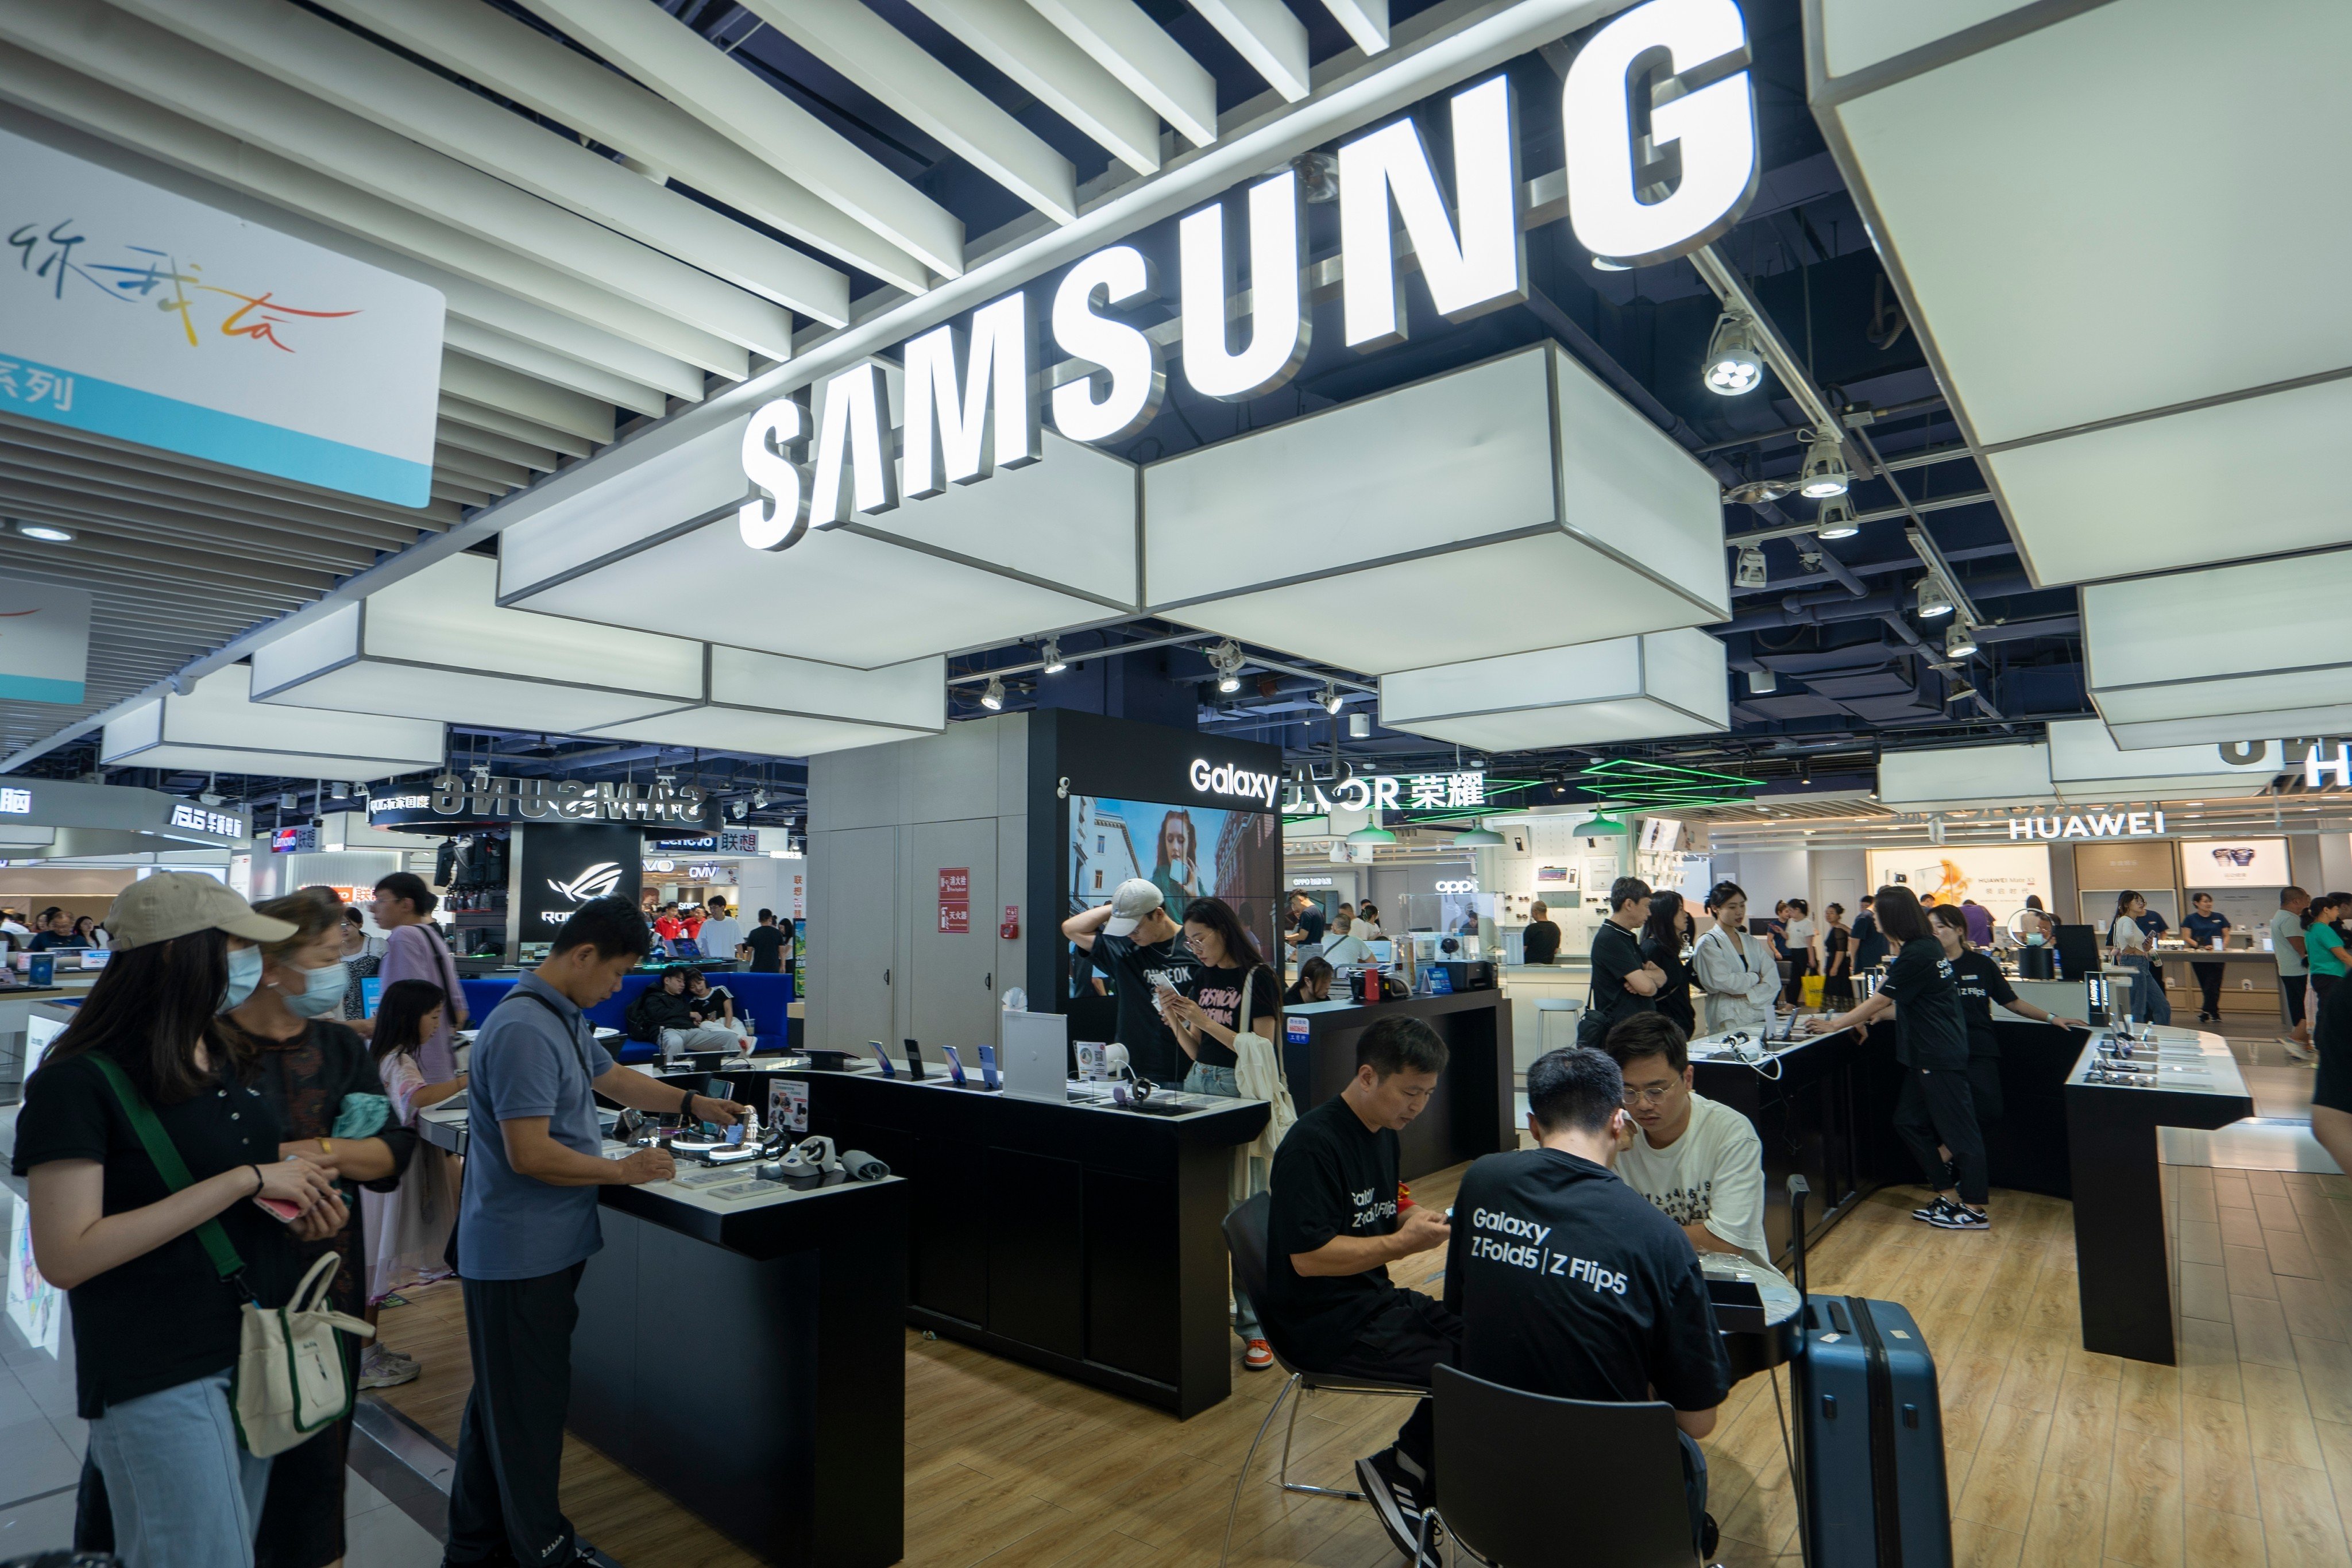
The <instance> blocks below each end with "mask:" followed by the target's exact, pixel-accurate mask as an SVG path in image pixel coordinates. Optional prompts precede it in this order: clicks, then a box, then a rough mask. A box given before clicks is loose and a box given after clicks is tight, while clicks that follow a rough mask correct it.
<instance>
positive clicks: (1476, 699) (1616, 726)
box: [1381, 630, 1731, 752]
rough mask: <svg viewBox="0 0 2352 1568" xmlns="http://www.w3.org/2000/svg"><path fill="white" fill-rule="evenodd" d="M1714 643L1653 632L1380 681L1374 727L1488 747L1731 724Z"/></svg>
mask: <svg viewBox="0 0 2352 1568" xmlns="http://www.w3.org/2000/svg"><path fill="white" fill-rule="evenodd" d="M1726 681H1727V676H1726V671H1725V665H1724V653H1723V645H1722V644H1721V643H1719V642H1717V641H1716V640H1715V638H1713V637H1709V636H1707V635H1706V633H1705V632H1700V631H1690V630H1680V631H1670V632H1653V633H1649V634H1647V635H1645V636H1643V637H1618V638H1614V639H1612V640H1611V641H1608V642H1597V643H1580V644H1578V645H1577V646H1575V647H1555V648H1545V649H1543V650H1542V651H1540V652H1537V653H1516V654H1505V655H1502V656H1500V657H1498V658H1479V659H1468V660H1465V661H1462V662H1459V663H1454V664H1445V665H1438V666H1434V667H1433V668H1426V669H1407V670H1397V671H1391V673H1389V674H1386V675H1383V676H1381V723H1382V724H1384V725H1386V726H1387V727H1388V728H1390V729H1391V730H1402V731H1405V732H1406V733H1408V734H1413V735H1426V736H1429V737H1430V738H1431V739H1433V740H1439V741H1452V742H1454V743H1456V744H1457V745H1464V746H1477V747H1481V748H1483V749H1486V750H1489V751H1497V752H1514V751H1523V750H1526V749H1528V748H1529V747H1535V746H1579V745H1597V744H1601V743H1603V742H1618V741H1644V740H1656V739H1662V738H1664V737H1666V736H1669V735H1696V734H1706V733H1716V732H1720V731H1724V730H1727V729H1729V728H1730V727H1731V714H1730V697H1729V695H1728V689H1727V684H1726Z"/></svg>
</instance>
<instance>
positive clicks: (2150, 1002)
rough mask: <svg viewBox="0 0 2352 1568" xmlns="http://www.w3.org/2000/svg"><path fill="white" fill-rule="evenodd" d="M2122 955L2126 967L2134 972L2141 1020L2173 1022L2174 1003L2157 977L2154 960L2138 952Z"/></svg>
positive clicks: (2133, 981)
mask: <svg viewBox="0 0 2352 1568" xmlns="http://www.w3.org/2000/svg"><path fill="white" fill-rule="evenodd" d="M2122 957H2123V965H2124V967H2125V968H2126V969H2128V970H2130V971H2131V972H2132V988H2133V992H2134V994H2135V995H2136V996H2137V1008H2136V1010H2137V1013H2138V1014H2139V1018H2140V1022H2142V1023H2144V1024H2169V1023H2171V1022H2172V1004H2171V1002H2170V1001H2169V1000H2168V999H2167V998H2166V996H2165V994H2164V986H2163V985H2162V984H2160V983H2158V980H2157V978H2156V969H2155V964H2154V961H2153V960H2151V959H2149V958H2147V956H2146V955H2145V954H2142V953H2137V952H2127V953H2125V954H2123V955H2122Z"/></svg>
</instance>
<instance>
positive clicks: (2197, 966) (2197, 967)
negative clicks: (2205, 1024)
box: [2189, 963, 2230, 1017]
mask: <svg viewBox="0 0 2352 1568" xmlns="http://www.w3.org/2000/svg"><path fill="white" fill-rule="evenodd" d="M2229 967H2230V966H2229V965H2228V964H2226V963H2192V964H2190V965H2189V973H2191V974H2194V975H2196V976H2197V989H2198V990H2199V991H2200V993H2202V994H2203V997H2204V1000H2203V1002H2202V1004H2201V1006H2202V1008H2203V1010H2204V1011H2205V1012H2206V1013H2207V1014H2208V1015H2210V1016H2214V1017H2219V1016H2221V975H2222V973H2223V972H2224V971H2225V970H2227V969H2228V968H2229Z"/></svg>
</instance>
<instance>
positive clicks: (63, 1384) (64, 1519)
mask: <svg viewBox="0 0 2352 1568" xmlns="http://www.w3.org/2000/svg"><path fill="white" fill-rule="evenodd" d="M22 1190H23V1184H22V1183H20V1182H17V1181H16V1180H15V1179H14V1178H0V1242H5V1239H6V1237H7V1235H8V1227H9V1226H10V1225H11V1223H13V1220H14V1215H15V1209H16V1203H17V1201H18V1194H20V1193H21V1192H22ZM60 1349H61V1354H60V1356H59V1357H58V1359H54V1360H53V1359H51V1357H50V1356H49V1354H48V1352H46V1351H44V1350H41V1349H40V1348H38V1347H37V1346H33V1345H28V1344H26V1342H25V1337H24V1336H23V1335H22V1334H20V1333H18V1332H17V1331H16V1325H15V1324H14V1323H12V1322H10V1321H8V1320H7V1319H6V1318H5V1316H0V1560H5V1559H7V1558H11V1557H23V1556H27V1555H29V1554H31V1553H33V1552H44V1551H51V1550H55V1549H57V1548H59V1547H65V1546H70V1545H72V1544H73V1517H74V1486H75V1482H76V1479H77V1478H78V1477H79V1475H80V1473H81V1454H82V1432H83V1424H82V1422H81V1420H80V1418H79V1417H78V1416H77V1415H74V1374H73V1336H72V1331H71V1329H70V1327H68V1331H67V1333H66V1336H65V1339H64V1342H63V1343H62V1345H61V1347H60ZM344 1480H345V1483H346V1487H347V1489H346V1491H345V1494H344V1513H345V1515H346V1516H347V1518H348V1519H349V1521H350V1522H349V1524H348V1525H347V1527H346V1528H347V1530H348V1532H349V1533H348V1538H347V1540H346V1542H345V1545H346V1549H347V1552H348V1555H347V1556H346V1558H345V1559H344V1562H345V1568H434V1565H436V1564H437V1563H439V1562H440V1561H441V1545H440V1542H436V1541H435V1540H434V1539H433V1537H432V1536H431V1535H430V1534H428V1533H426V1532H425V1530H423V1529H422V1528H421V1527H419V1526H418V1525H417V1523H416V1522H415V1521H414V1520H412V1519H410V1518H409V1517H408V1515H406V1514H405V1513H404V1512H402V1511H401V1510H399V1509H398V1508H395V1507H394V1506H393V1505H392V1503H391V1502H390V1500H387V1499H386V1498H385V1497H384V1495H383V1493H382V1492H380V1491H378V1490H377V1489H375V1488H373V1487H372V1486H370V1485H369V1484H368V1483H367V1481H366V1480H365V1479H362V1477H360V1476H358V1475H356V1474H352V1473H350V1472H346V1473H345V1476H344Z"/></svg>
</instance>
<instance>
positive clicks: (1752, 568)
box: [1733, 544, 1769, 588]
mask: <svg viewBox="0 0 2352 1568" xmlns="http://www.w3.org/2000/svg"><path fill="white" fill-rule="evenodd" d="M1768 580H1769V579H1768V578H1767V576H1766V574H1765V571H1764V552H1763V551H1762V550H1761V549H1759V547H1757V546H1756V545H1753V544H1751V545H1748V547H1747V548H1746V549H1744V550H1742V551H1740V552H1739V569H1738V573H1737V574H1735V576H1734V578H1733V581H1734V582H1735V583H1736V584H1738V586H1740V587H1742V588H1761V587H1762V586H1764V584H1765V583H1766V582H1767V581H1768Z"/></svg>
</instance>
